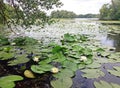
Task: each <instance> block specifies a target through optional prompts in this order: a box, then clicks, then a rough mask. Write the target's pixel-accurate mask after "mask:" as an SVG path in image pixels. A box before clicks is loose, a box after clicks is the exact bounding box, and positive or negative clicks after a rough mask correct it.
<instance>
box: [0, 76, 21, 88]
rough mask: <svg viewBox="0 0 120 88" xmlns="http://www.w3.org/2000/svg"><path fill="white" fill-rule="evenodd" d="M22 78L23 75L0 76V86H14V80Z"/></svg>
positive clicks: (12, 87)
mask: <svg viewBox="0 0 120 88" xmlns="http://www.w3.org/2000/svg"><path fill="white" fill-rule="evenodd" d="M20 80H23V77H21V76H18V75H9V76H4V77H1V78H0V88H14V87H15V83H14V81H20Z"/></svg>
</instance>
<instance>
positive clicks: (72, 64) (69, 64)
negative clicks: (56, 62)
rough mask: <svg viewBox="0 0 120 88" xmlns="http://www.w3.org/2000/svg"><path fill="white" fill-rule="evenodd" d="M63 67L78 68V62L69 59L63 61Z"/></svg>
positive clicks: (74, 69) (73, 69)
mask: <svg viewBox="0 0 120 88" xmlns="http://www.w3.org/2000/svg"><path fill="white" fill-rule="evenodd" d="M63 67H65V68H67V69H71V70H72V71H76V70H77V64H76V63H73V62H71V61H67V60H66V61H64V62H63Z"/></svg>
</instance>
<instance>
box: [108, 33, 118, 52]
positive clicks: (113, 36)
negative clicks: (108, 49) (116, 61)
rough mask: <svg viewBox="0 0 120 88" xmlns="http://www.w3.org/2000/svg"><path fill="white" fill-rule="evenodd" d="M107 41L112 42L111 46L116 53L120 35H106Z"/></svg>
mask: <svg viewBox="0 0 120 88" xmlns="http://www.w3.org/2000/svg"><path fill="white" fill-rule="evenodd" d="M107 39H108V40H113V43H114V44H113V45H114V47H116V51H120V34H113V33H112V34H108V35H107Z"/></svg>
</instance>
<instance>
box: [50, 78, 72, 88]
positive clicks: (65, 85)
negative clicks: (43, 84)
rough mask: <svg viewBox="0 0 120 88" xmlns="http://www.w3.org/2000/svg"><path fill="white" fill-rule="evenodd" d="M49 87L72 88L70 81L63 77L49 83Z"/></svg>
mask: <svg viewBox="0 0 120 88" xmlns="http://www.w3.org/2000/svg"><path fill="white" fill-rule="evenodd" d="M51 85H52V87H53V88H70V87H71V86H72V79H71V78H68V77H64V79H57V80H55V81H51Z"/></svg>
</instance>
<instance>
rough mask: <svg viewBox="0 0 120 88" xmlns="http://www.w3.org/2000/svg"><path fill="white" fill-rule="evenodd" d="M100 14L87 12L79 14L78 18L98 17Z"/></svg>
mask: <svg viewBox="0 0 120 88" xmlns="http://www.w3.org/2000/svg"><path fill="white" fill-rule="evenodd" d="M98 17H99V15H98V14H85V15H82V14H80V15H78V16H77V18H98Z"/></svg>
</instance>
